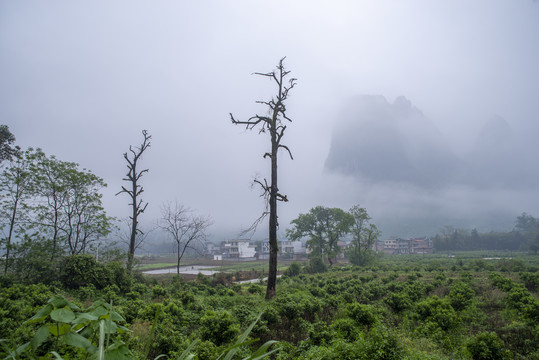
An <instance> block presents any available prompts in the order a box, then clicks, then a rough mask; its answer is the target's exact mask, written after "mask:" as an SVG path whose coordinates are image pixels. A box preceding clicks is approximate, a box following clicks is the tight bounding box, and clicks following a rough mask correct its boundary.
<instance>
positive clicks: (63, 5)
mask: <svg viewBox="0 0 539 360" xmlns="http://www.w3.org/2000/svg"><path fill="white" fill-rule="evenodd" d="M283 56H286V57H287V58H286V61H285V65H286V66H287V67H288V68H289V69H290V70H291V71H292V73H291V75H293V76H294V77H296V78H297V79H298V81H297V83H298V85H297V87H296V88H294V89H293V91H292V92H291V93H290V98H289V103H288V110H289V116H290V117H291V118H292V119H293V121H294V122H293V123H292V124H291V125H290V126H289V127H288V129H287V132H286V135H285V137H284V139H283V143H285V144H286V145H288V146H289V147H290V149H291V151H292V153H293V155H294V160H293V161H291V160H290V159H288V158H287V156H286V154H285V153H281V157H280V164H279V165H280V174H279V175H280V190H281V192H283V193H285V194H287V195H288V197H289V199H290V202H289V203H287V204H281V205H280V208H279V212H280V225H281V226H280V233H281V234H282V233H284V230H285V229H286V227H288V224H289V222H290V220H291V219H293V218H295V217H296V216H297V215H298V213H300V212H302V213H304V212H307V211H308V210H309V209H310V208H311V207H313V206H316V205H324V206H331V207H341V208H344V209H348V208H349V207H350V206H352V205H354V204H360V205H362V206H365V207H366V208H367V211H368V212H369V213H370V214H371V215H372V216H373V218H374V219H373V220H374V223H376V224H377V225H379V226H380V227H381V228H382V229H384V230H385V233H384V234H385V235H388V236H389V235H397V236H421V235H425V234H422V233H417V232H420V231H426V230H423V229H432V228H439V227H440V226H442V225H462V226H478V227H483V228H485V229H486V228H487V227H488V224H491V223H498V224H500V223H501V222H500V221H499V219H502V218H503V219H505V220H504V221H506V222H505V224H507V219H508V218H509V225H510V221H512V220H511V219H512V218H515V217H516V216H517V215H518V214H520V213H521V212H523V211H525V212H528V213H530V214H532V215H535V216H538V215H539V201H538V200H539V181H538V182H537V183H538V185H537V186H526V187H522V188H521V187H519V186H516V185H515V186H513V187H511V186H505V187H502V188H499V189H498V188H495V187H488V189H487V188H482V187H481V186H477V184H475V186H469V184H468V183H466V182H462V181H461V182H455V183H454V184H451V183H450V184H446V185H445V186H444V187H443V188H441V189H436V190H433V189H432V188H425V189H423V188H421V186H420V185H418V184H408V183H403V182H400V180H399V179H395V181H393V182H392V181H385V182H383V183H372V182H367V181H363V179H362V178H361V177H354V176H350V175H346V174H342V173H339V172H335V171H330V170H328V169H327V168H325V167H324V164H325V162H326V158H327V157H328V153H329V150H330V146H331V142H332V136H333V134H334V131H335V129H336V128H338V126H339V125H338V124H339V123H341V122H342V121H343V118H347V119H348V120H349V119H350V118H352V119H354V114H353V113H352V114H349V113H346V109H348V108H349V104H350V103H354V101H356V100H355V99H358V97H359V96H360V95H365V94H367V95H382V96H383V97H385V98H386V99H387V101H388V102H389V103H393V102H394V101H395V99H396V98H398V97H399V96H401V95H402V96H405V97H406V98H407V99H408V100H409V101H410V102H411V103H412V104H413V106H414V107H416V108H417V109H418V110H419V111H421V112H422V113H423V114H424V116H425V117H426V118H428V119H429V121H431V122H432V124H433V126H434V127H435V128H436V129H437V131H439V133H440V136H441V137H442V138H443V139H444V140H443V141H445V142H447V146H448V148H450V149H451V151H452V152H453V153H455V154H457V155H458V156H461V157H463V158H466V154H468V152H469V151H470V149H472V148H473V147H474V142H476V141H477V140H476V139H477V136H479V135H480V134H481V131H482V129H483V126H484V125H485V123H486V122H487V121H488V120H489V119H492V118H493V117H501V118H503V119H504V120H505V121H506V122H507V124H508V126H509V127H510V129H511V131H512V133H513V136H514V139H513V141H514V142H516V143H519V144H524V145H526V144H530V147H526V146H527V145H526V146H522V147H521V148H520V150H521V151H522V152H523V153H526V154H527V155H526V156H525V157H523V159H525V160H526V161H528V162H529V166H530V167H534V168H537V167H538V165H537V156H536V155H537V147H533V145H532V144H534V141H535V138H536V137H537V134H539V121H538V120H539V119H538V110H539V109H538V103H539V101H538V100H539V65H538V64H539V2H537V1H533V0H511V1H507V0H499V1H498V0H484V1H480V0H477V1H468V0H456V1H455V0H451V1H449V0H448V1H427V0H423V1H408V0H406V1H403V0H400V1H397V0H395V1H380V0H373V1H312V0H309V1H285V0H283V1H271V2H268V1H264V2H263V1H253V0H244V1H158V2H157V1H77V2H75V1H67V0H66V1H8V0H0V123H2V124H7V125H8V126H9V127H10V129H11V131H12V132H13V133H14V135H15V136H16V138H17V144H18V145H20V146H22V147H29V146H32V147H41V148H42V149H43V150H44V151H45V153H47V154H54V155H56V156H57V157H58V158H59V159H61V160H65V161H74V162H78V163H79V164H80V165H81V167H85V168H88V169H91V170H92V171H93V172H94V173H96V174H97V175H99V176H101V177H102V178H104V180H105V181H106V182H107V183H108V185H109V187H108V188H107V189H106V190H105V197H104V203H105V207H106V209H107V211H108V212H109V214H110V215H113V216H117V217H126V216H128V214H129V207H128V205H127V203H128V199H127V197H126V196H117V197H115V196H114V194H115V193H116V192H117V191H119V190H120V186H121V185H122V180H121V179H122V177H123V176H124V175H125V172H126V168H125V161H124V159H123V157H122V154H123V153H124V152H125V151H127V149H128V148H129V145H138V144H140V142H141V141H142V135H141V131H142V130H143V129H147V130H148V131H149V133H150V134H151V135H152V146H151V148H150V149H149V150H148V152H147V154H145V155H144V158H143V160H142V164H143V166H145V167H147V168H149V169H150V171H149V173H148V174H146V175H145V176H144V178H143V180H142V184H143V186H144V188H145V193H144V199H145V200H147V201H148V202H149V203H150V205H149V207H148V210H147V213H145V214H144V219H145V221H148V222H152V221H154V220H155V219H156V218H157V217H158V216H159V207H160V205H161V204H162V203H163V202H165V201H174V200H178V201H179V202H182V203H184V204H185V205H187V206H190V207H192V208H193V209H196V210H197V211H198V212H199V213H201V214H207V215H211V216H212V217H213V218H214V220H215V225H214V226H213V228H212V233H214V235H215V237H216V240H220V239H219V237H221V236H223V237H232V236H234V235H235V234H237V233H238V232H239V231H240V230H241V229H242V228H245V227H248V226H249V225H250V223H251V222H252V221H253V220H254V219H255V218H256V217H257V216H258V215H257V214H258V213H259V212H260V211H262V209H263V203H262V199H260V198H259V197H258V194H259V191H258V189H256V188H254V189H251V187H250V183H251V180H252V178H253V176H255V175H257V174H259V175H261V176H267V175H268V168H269V162H268V161H266V160H264V159H263V158H262V155H263V153H264V152H266V151H267V149H268V146H269V142H268V139H267V137H266V136H264V135H263V134H262V135H259V134H258V133H257V132H256V131H255V132H245V131H244V129H243V128H240V127H238V126H233V125H232V124H231V123H230V120H229V115H228V114H229V113H230V112H232V113H234V115H235V116H236V117H237V118H240V119H246V118H248V117H249V116H251V115H253V114H254V113H255V112H257V113H264V111H265V110H264V109H263V108H262V107H261V106H260V105H257V104H256V103H255V101H256V100H267V99H268V98H269V97H270V96H271V95H272V93H273V92H274V90H275V88H274V86H273V84H272V83H271V81H269V80H268V79H264V78H261V77H258V76H255V75H251V74H252V73H253V72H267V71H271V70H272V69H273V68H274V67H275V65H276V64H277V63H278V61H279V59H280V58H281V57H283ZM358 121H360V119H358ZM417 131H418V132H421V129H418V130H417ZM382 141H383V140H382ZM530 154H532V155H534V156H530ZM372 156H373V158H375V159H376V153H373V155H372ZM532 158H533V159H535V161H531V159H532ZM383 165H384V164H382V166H383ZM533 173H537V172H533ZM526 174H527V173H525V174H524V173H523V175H522V176H525V175H526ZM388 180H391V179H388ZM502 222H503V221H502ZM417 224H423V225H424V226H423V227H421V226H420V225H417ZM221 234H222V235H221ZM265 237H266V234H265V233H264V232H263V231H262V232H259V233H257V234H256V235H255V238H265Z"/></svg>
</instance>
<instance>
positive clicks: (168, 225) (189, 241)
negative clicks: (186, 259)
mask: <svg viewBox="0 0 539 360" xmlns="http://www.w3.org/2000/svg"><path fill="white" fill-rule="evenodd" d="M211 224H212V220H211V219H210V218H207V217H202V216H195V215H193V214H192V211H191V210H190V209H189V208H187V207H185V206H184V205H182V204H179V203H178V202H175V203H174V204H171V203H167V204H164V205H163V206H162V207H161V220H160V221H159V225H158V226H159V227H160V228H161V229H162V230H164V231H165V232H166V233H167V234H168V235H169V236H170V237H171V238H172V239H173V240H174V242H175V243H176V250H177V255H178V263H177V266H176V270H177V273H178V275H180V261H181V259H182V257H183V255H184V253H185V251H186V250H187V249H194V247H193V245H195V243H197V242H203V241H205V240H206V231H207V229H208V227H210V225H211Z"/></svg>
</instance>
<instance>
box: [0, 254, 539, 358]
mask: <svg viewBox="0 0 539 360" xmlns="http://www.w3.org/2000/svg"><path fill="white" fill-rule="evenodd" d="M162 264H166V262H165V263H156V264H153V265H155V266H161V265H162ZM225 264H226V263H225ZM265 265H266V264H265V262H256V263H235V264H226V265H224V266H223V267H222V268H221V270H222V271H223V272H222V273H219V274H216V275H213V276H202V275H199V276H194V277H193V280H191V281H187V280H186V279H184V278H181V277H177V276H174V275H168V276H163V277H159V278H158V279H156V278H153V277H148V276H141V275H140V274H139V275H136V276H135V278H134V279H130V278H128V277H126V276H124V274H123V272H122V271H120V268H115V270H114V269H112V270H110V271H111V272H110V274H109V276H110V278H109V280H108V281H102V279H99V278H96V277H93V275H92V274H93V273H94V272H95V271H96V269H95V268H93V267H95V266H97V265H96V264H92V263H91V262H90V263H86V265H85V266H86V268H85V272H80V273H73V272H71V276H70V277H69V278H64V279H63V280H60V281H55V282H52V283H48V284H43V283H41V284H23V283H15V282H10V281H9V279H8V278H2V282H3V283H2V287H1V290H0V338H1V339H3V340H2V343H1V344H2V347H1V348H0V356H2V358H10V359H11V358H19V357H20V358H32V357H35V358H53V356H56V355H53V354H58V356H59V357H63V358H65V359H68V358H81V359H82V358H86V357H88V356H98V353H99V352H100V351H101V350H102V351H103V353H104V354H105V355H107V354H108V355H107V356H109V357H110V358H124V359H155V358H156V357H158V356H160V355H167V356H168V357H169V358H171V359H186V358H188V355H189V354H191V355H193V357H192V358H195V359H217V358H218V357H219V356H220V355H221V356H224V355H225V354H232V355H230V356H236V357H234V358H251V359H255V358H257V356H262V355H263V354H269V353H270V352H272V353H271V354H269V357H268V358H271V359H365V360H367V359H447V360H449V359H463V360H464V359H539V351H538V346H537V344H538V343H539V328H538V324H539V300H538V298H539V295H538V288H539V257H537V256H530V255H527V254H523V253H509V252H498V253H492V252H489V253H488V252H470V253H453V254H432V255H406V256H405V255H401V256H384V257H382V258H379V259H378V260H377V262H376V263H375V264H374V265H371V266H368V267H358V266H351V265H349V264H338V265H335V266H332V267H329V270H328V271H327V272H323V273H310V272H309V267H308V264H307V263H303V264H302V263H292V264H291V265H290V264H289V263H284V264H281V270H282V277H281V278H280V279H279V280H278V284H277V296H276V297H275V298H274V299H272V300H265V296H264V295H265V287H264V284H263V282H262V281H259V282H256V283H247V284H239V283H237V281H238V279H240V278H241V277H242V275H241V274H242V272H243V273H253V274H259V275H260V274H261V273H259V272H260V271H263V269H264V268H265ZM113 270H114V271H113ZM251 275H252V274H251ZM111 279H113V280H114V281H111ZM29 319H30V320H29ZM101 320H102V321H101ZM100 324H102V325H100ZM100 326H101V327H103V331H104V332H103V334H104V335H102V336H100ZM100 339H104V342H103V344H102V345H100V344H101V342H100ZM250 340H253V341H250ZM255 340H256V341H255ZM234 344H242V345H238V346H235V345H234ZM263 344H265V345H266V346H263ZM234 353H235V355H234ZM182 354H183V355H182ZM255 355H256V356H255ZM182 356H183V357H182ZM109 357H105V358H109ZM231 358H232V357H231Z"/></svg>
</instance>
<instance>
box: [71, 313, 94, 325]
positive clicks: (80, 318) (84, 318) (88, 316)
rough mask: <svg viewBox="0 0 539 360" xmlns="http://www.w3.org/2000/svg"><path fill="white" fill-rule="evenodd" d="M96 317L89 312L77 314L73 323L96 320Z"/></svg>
mask: <svg viewBox="0 0 539 360" xmlns="http://www.w3.org/2000/svg"><path fill="white" fill-rule="evenodd" d="M97 320H98V317H97V316H95V315H92V314H89V313H81V314H77V318H76V319H75V321H73V324H83V323H85V322H88V321H97Z"/></svg>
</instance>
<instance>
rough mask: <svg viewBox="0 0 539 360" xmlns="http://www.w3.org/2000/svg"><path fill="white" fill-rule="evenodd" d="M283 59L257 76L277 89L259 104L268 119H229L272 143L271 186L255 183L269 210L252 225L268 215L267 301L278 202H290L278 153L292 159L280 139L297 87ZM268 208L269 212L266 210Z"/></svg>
mask: <svg viewBox="0 0 539 360" xmlns="http://www.w3.org/2000/svg"><path fill="white" fill-rule="evenodd" d="M284 60H285V58H282V59H281V60H280V61H279V64H278V65H277V69H276V70H274V71H272V72H269V73H255V75H260V76H264V77H267V78H269V79H271V80H273V82H274V83H275V85H276V86H277V95H276V96H275V97H273V98H272V99H271V100H270V101H257V103H258V104H262V105H266V106H267V108H268V116H261V115H254V116H252V117H250V118H249V119H248V120H246V121H240V120H236V119H235V118H234V116H233V115H232V114H230V119H231V120H232V123H233V124H235V125H245V127H246V129H247V130H252V129H254V128H258V129H259V133H268V134H269V136H270V141H271V151H270V152H266V153H265V154H264V158H269V159H270V160H271V180H270V183H269V184H268V181H267V179H264V180H260V179H255V180H254V182H255V183H256V184H258V185H259V186H260V187H261V188H262V191H263V194H262V196H263V197H264V199H265V201H266V210H265V211H264V213H263V214H262V216H261V217H260V218H259V219H257V220H256V221H255V223H254V224H253V225H252V226H251V228H252V229H254V228H256V226H257V225H258V224H259V223H260V222H261V221H262V219H263V218H264V217H265V216H267V215H269V245H270V257H269V272H268V273H269V275H268V286H267V289H266V299H271V298H273V297H274V296H275V285H276V281H277V253H278V250H279V249H278V243H277V227H278V226H279V224H278V220H277V219H278V217H277V201H288V198H287V196H286V195H283V194H281V193H279V188H278V186H277V153H278V151H279V149H284V150H286V151H287V152H288V155H290V158H291V159H293V157H292V152H291V151H290V149H289V148H288V147H287V146H286V145H283V144H281V140H282V138H283V136H284V132H285V130H286V125H285V124H284V120H286V121H288V122H292V120H291V119H290V118H289V117H287V115H286V106H285V101H286V99H287V98H288V93H289V91H290V90H292V88H293V87H294V86H295V85H296V79H295V78H291V79H288V80H287V79H286V77H287V76H288V74H289V73H290V71H289V70H286V69H285V67H284V64H283V62H284ZM268 207H269V212H268V211H267V209H268Z"/></svg>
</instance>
